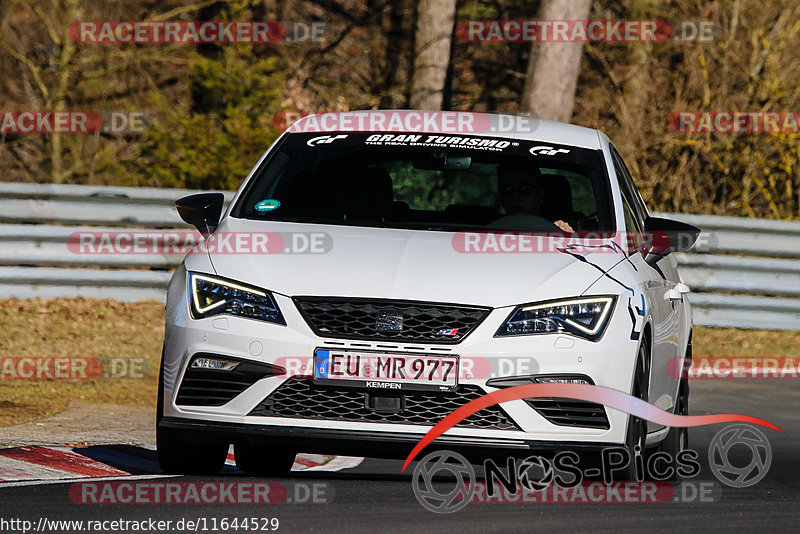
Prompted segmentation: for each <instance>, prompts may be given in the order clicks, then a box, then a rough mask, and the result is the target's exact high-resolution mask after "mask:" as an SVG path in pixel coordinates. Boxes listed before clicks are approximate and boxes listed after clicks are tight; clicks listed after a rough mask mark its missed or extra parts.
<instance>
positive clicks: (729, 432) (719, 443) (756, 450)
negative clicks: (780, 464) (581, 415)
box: [708, 425, 772, 488]
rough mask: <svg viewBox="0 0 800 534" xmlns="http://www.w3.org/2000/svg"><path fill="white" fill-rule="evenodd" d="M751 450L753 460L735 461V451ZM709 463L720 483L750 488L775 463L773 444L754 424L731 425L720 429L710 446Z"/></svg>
mask: <svg viewBox="0 0 800 534" xmlns="http://www.w3.org/2000/svg"><path fill="white" fill-rule="evenodd" d="M737 445H738V446H739V447H738V448H739V449H741V446H745V447H747V448H749V449H750V456H751V459H750V463H749V464H748V465H746V466H745V467H738V466H737V465H734V463H733V462H731V458H730V456H731V450H732V449H733V448H734V447H736V446H737ZM708 463H709V465H710V466H711V471H712V472H713V473H714V476H716V477H717V478H718V479H719V481H720V482H722V483H723V484H727V485H728V486H731V487H734V488H746V487H749V486H752V485H753V484H755V483H757V482H758V481H760V480H761V479H762V478H764V477H765V476H766V474H767V472H768V471H769V467H770V465H771V464H772V447H771V446H770V444H769V441H767V436H765V435H764V434H763V433H762V432H761V431H760V430H758V429H756V428H755V427H753V426H750V425H729V426H726V427H725V428H723V429H722V430H720V431H719V432H717V435H716V436H714V439H712V440H711V445H709V447H708Z"/></svg>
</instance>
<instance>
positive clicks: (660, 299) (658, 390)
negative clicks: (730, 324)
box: [611, 146, 685, 431]
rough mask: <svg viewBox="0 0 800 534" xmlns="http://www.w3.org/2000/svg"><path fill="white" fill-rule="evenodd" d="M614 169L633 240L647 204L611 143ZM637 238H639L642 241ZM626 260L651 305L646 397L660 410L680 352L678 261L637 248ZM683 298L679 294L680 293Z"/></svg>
mask: <svg viewBox="0 0 800 534" xmlns="http://www.w3.org/2000/svg"><path fill="white" fill-rule="evenodd" d="M611 153H612V159H613V163H614V169H615V171H616V175H617V180H618V182H619V187H620V191H621V193H622V199H623V210H624V211H625V223H626V227H627V228H626V229H627V231H628V232H631V233H632V234H629V235H631V236H633V237H634V240H636V237H637V236H643V232H644V221H645V219H646V218H647V216H648V212H647V208H646V207H645V205H644V202H643V201H642V199H641V196H640V195H639V192H638V191H637V189H636V186H635V185H634V183H633V180H632V179H631V176H630V173H629V172H628V169H627V167H626V166H625V163H624V162H623V161H622V158H621V157H620V155H619V153H618V152H617V151H616V149H614V147H613V146H612V147H611ZM642 240H643V238H642V239H641V240H639V242H641V241H642ZM628 261H630V262H631V264H632V265H633V267H634V268H635V269H636V270H637V272H638V273H640V274H641V276H642V277H643V280H642V291H643V292H644V293H645V295H646V300H647V303H648V305H649V306H650V307H651V315H652V317H653V348H652V354H651V365H650V390H649V401H650V403H652V404H654V405H656V406H657V407H659V408H661V409H662V410H670V409H671V408H672V406H673V405H674V402H675V396H676V394H677V389H678V376H677V373H675V372H674V371H673V369H677V367H672V366H675V365H676V362H677V360H675V359H674V358H677V357H678V356H679V355H681V354H680V353H679V349H678V347H679V346H681V345H680V333H681V329H682V325H683V324H684V323H683V320H684V313H685V310H684V305H683V302H682V301H681V300H680V299H678V300H674V299H673V297H674V293H676V291H671V290H673V289H675V288H676V285H677V284H678V282H679V281H680V279H679V278H678V271H677V264H676V263H675V258H674V256H673V255H668V256H666V257H664V258H661V259H660V260H658V261H657V262H656V263H655V265H651V264H649V263H647V262H646V261H645V258H644V255H643V254H642V253H640V252H632V253H631V254H630V255H629V256H628ZM681 298H682V295H681ZM658 428H659V427H658V426H657V425H653V424H650V428H649V429H650V430H651V431H653V430H656V429H658Z"/></svg>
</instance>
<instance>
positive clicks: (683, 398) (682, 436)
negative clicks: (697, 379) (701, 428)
mask: <svg viewBox="0 0 800 534" xmlns="http://www.w3.org/2000/svg"><path fill="white" fill-rule="evenodd" d="M675 413H676V414H677V415H689V383H688V379H687V378H682V379H681V382H680V387H679V389H678V400H677V402H676V405H675ZM688 448H689V429H688V428H686V427H685V426H684V427H675V426H673V427H671V428H670V429H669V433H668V434H667V437H665V438H664V441H662V442H661V443H659V445H658V452H663V453H666V454H668V455H669V458H670V460H669V466H670V467H672V476H670V477H669V478H668V479H667V480H671V481H676V482H677V481H680V480H681V479H682V478H683V477H681V475H680V473H679V472H678V467H679V466H680V464H679V462H678V453H680V452H681V451H685V450H686V449H688Z"/></svg>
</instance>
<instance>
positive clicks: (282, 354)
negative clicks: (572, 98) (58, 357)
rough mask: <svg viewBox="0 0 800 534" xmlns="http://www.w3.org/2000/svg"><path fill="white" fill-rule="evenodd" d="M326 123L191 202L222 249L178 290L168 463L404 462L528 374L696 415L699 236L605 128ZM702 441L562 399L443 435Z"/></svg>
mask: <svg viewBox="0 0 800 534" xmlns="http://www.w3.org/2000/svg"><path fill="white" fill-rule="evenodd" d="M363 113H366V114H369V113H370V112H363ZM372 113H390V112H372ZM394 113H401V114H403V115H401V119H408V118H409V117H412V118H413V117H414V116H419V115H420V114H424V113H425V112H394ZM329 115H330V116H329V117H327V118H328V119H330V120H329V121H327V122H325V121H320V120H318V119H319V117H317V118H315V117H313V116H311V117H306V118H304V119H301V121H300V122H298V123H296V124H295V126H293V127H292V128H290V130H289V131H287V132H285V133H284V134H283V135H282V136H281V137H280V138H279V139H278V140H277V141H276V142H275V143H274V144H273V145H272V147H270V148H269V150H267V152H266V153H265V154H264V156H263V157H262V158H261V159H260V161H259V162H258V163H257V165H256V166H255V167H254V169H253V170H252V171H251V173H250V174H249V176H248V177H247V179H246V180H245V181H244V183H243V184H242V186H241V187H240V189H239V191H238V192H237V193H236V195H235V197H234V199H233V201H232V202H231V203H230V205H229V206H228V207H227V208H226V209H225V210H224V213H222V211H223V196H222V194H220V193H206V194H201V195H193V196H190V197H186V198H184V199H181V200H180V201H178V203H177V207H178V211H179V212H180V214H181V216H182V217H183V219H184V220H185V221H187V222H190V223H192V224H194V225H195V226H196V227H197V228H198V229H199V230H200V231H201V232H202V233H203V234H204V235H205V236H210V240H209V246H207V247H200V248H198V250H196V251H194V252H192V253H190V254H189V255H188V256H186V258H185V260H184V262H183V263H182V264H181V266H180V267H179V268H178V269H177V271H176V272H175V274H174V276H173V277H172V281H171V283H170V285H169V290H168V296H167V306H166V338H165V342H164V355H163V362H162V366H161V373H160V385H159V398H158V413H157V440H158V458H159V461H160V463H161V466H162V468H163V469H164V471H165V472H171V473H216V472H218V471H219V470H220V469H221V467H222V465H223V463H224V461H225V458H226V454H227V451H228V447H229V445H230V444H233V445H234V453H235V459H236V463H237V465H238V467H240V468H241V469H242V470H244V471H248V472H252V473H258V474H280V473H283V472H286V471H288V469H289V468H290V466H291V463H292V459H293V458H294V454H295V453H297V452H318V453H329V454H345V455H362V456H374V457H398V458H402V457H405V456H406V455H407V454H408V453H409V452H410V450H411V449H412V447H413V446H414V444H415V443H416V442H418V441H419V439H420V438H421V437H422V436H423V435H424V434H425V433H426V432H427V431H428V430H429V429H430V428H431V427H432V426H433V425H435V424H436V423H438V422H439V421H440V420H441V419H443V418H444V417H445V416H446V415H448V414H449V413H451V412H452V411H453V410H455V409H456V408H458V407H459V406H461V405H463V404H465V403H466V402H468V401H470V400H472V399H475V398H478V397H480V396H481V395H483V394H485V393H488V392H492V391H496V390H497V389H498V388H504V387H509V386H513V385H519V384H525V383H537V382H539V383H541V382H567V383H584V384H595V385H600V386H606V387H609V388H613V389H616V390H620V391H623V392H626V393H629V394H632V395H634V396H637V397H639V398H642V399H645V400H647V401H648V402H650V403H652V404H654V405H655V406H657V407H658V408H661V409H663V410H667V411H672V412H675V413H686V410H687V406H688V394H689V391H688V386H687V383H686V381H685V380H681V378H680V375H679V374H678V373H675V372H674V371H673V372H670V368H671V367H672V368H673V369H674V368H682V367H681V365H680V363H678V364H677V366H676V362H682V360H683V359H684V358H691V335H692V328H691V310H690V306H689V303H688V301H687V300H686V293H688V291H689V289H688V288H687V287H686V286H685V285H683V284H682V283H681V281H680V277H679V275H678V271H677V268H676V260H675V256H674V255H673V254H671V252H673V251H676V250H684V249H687V248H689V247H691V246H692V244H693V243H694V240H695V239H696V237H697V235H698V233H699V230H698V229H697V228H695V227H693V226H689V225H686V224H683V223H680V222H677V221H671V220H668V219H663V218H656V217H651V216H650V215H649V214H648V211H647V208H646V206H645V204H644V202H643V201H642V199H641V197H640V195H639V193H638V191H637V189H636V187H635V185H634V183H633V180H632V179H631V176H630V173H629V172H628V170H627V168H626V166H625V164H624V163H623V161H622V159H621V158H620V156H619V154H618V152H617V150H616V149H615V148H614V146H613V145H612V144H611V142H610V140H609V139H608V138H607V137H606V136H605V135H604V134H603V133H601V132H599V131H597V130H591V129H587V128H582V127H578V126H574V125H569V124H562V123H555V122H547V121H533V122H526V124H528V125H529V126H530V125H532V127H528V128H515V129H514V131H511V132H505V133H501V132H499V131H497V130H502V129H503V128H495V127H494V125H503V124H509V123H510V122H513V121H514V120H516V118H515V117H513V116H504V115H486V114H474V115H473V114H470V113H460V114H458V117H457V120H455V121H450V122H444V121H442V122H440V123H439V124H440V126H436V123H435V121H430V122H428V123H425V124H424V127H425V129H426V131H424V132H423V131H420V129H419V128H417V129H413V128H414V125H415V124H416V125H418V126H419V124H420V123H411V122H410V121H408V120H407V121H405V123H404V122H403V121H402V120H398V121H394V122H392V121H387V122H384V123H377V122H375V123H373V122H369V121H367V122H366V124H367V125H377V126H376V128H375V129H374V130H370V128H369V127H366V128H365V127H364V126H363V125H364V123H363V122H362V123H361V125H360V126H359V125H357V124H356V125H353V124H354V123H353V121H352V117H353V114H352V113H350V114H349V115H348V116H346V115H347V114H329ZM345 119H347V120H345ZM473 119H474V121H473ZM337 121H338V122H337ZM486 121H489V122H488V123H487V122H486ZM387 123H388V124H389V126H386V124H387ZM320 124H323V125H325V124H327V125H328V126H327V127H326V128H325V129H323V130H324V131H320V129H319V125H320ZM331 124H332V126H331ZM431 124H434V126H431ZM453 124H455V125H456V130H455V131H453V129H452V128H453V126H452V125H453ZM474 124H484V125H487V124H488V125H489V126H487V127H485V128H484V129H483V130H482V131H477V132H476V131H474ZM392 125H394V126H392ZM470 125H471V126H472V129H470V128H469V127H468V126H470ZM431 128H433V130H431ZM437 128H440V130H441V131H439V130H437ZM493 130H494V131H493ZM659 233H666V235H668V236H670V237H671V238H672V239H671V240H670V241H669V243H668V244H667V245H664V244H663V242H662V244H661V245H657V244H656V241H658V240H655V241H654V240H652V239H649V237H648V236H651V235H653V234H659ZM259 236H265V237H263V238H262V239H261V240H260V241H259ZM215 240H216V241H217V243H216V244H215V243H214V242H215ZM266 240H269V244H270V245H269V246H272V249H270V250H266V249H269V246H267V247H266V249H265V247H263V246H262V247H261V248H259V247H258V246H256V245H258V244H259V243H260V244H261V245H264V243H265V242H266ZM276 242H278V244H279V248H277V249H276V248H275V247H274V244H275V243H276ZM309 243H310V244H311V245H309ZM231 244H233V245H234V246H232V245H231ZM226 247H227V248H226ZM265 250H266V252H265ZM686 439H687V438H686V432H685V429H670V428H665V427H659V426H657V425H654V424H653V423H647V422H646V421H642V420H640V419H637V418H635V417H632V416H629V415H628V414H626V413H623V412H620V411H617V410H614V409H609V408H605V407H604V406H601V405H598V404H592V403H588V402H583V401H575V400H569V399H549V398H547V399H521V400H514V401H510V402H505V403H503V404H501V405H496V406H493V407H490V408H487V409H485V410H482V411H480V412H478V413H476V414H474V415H472V416H470V417H468V418H466V419H464V420H463V421H461V422H460V423H459V424H457V425H456V426H455V427H453V428H452V429H450V430H448V431H447V432H446V433H445V434H444V435H442V436H441V437H440V438H438V439H437V440H436V441H435V442H434V444H433V445H435V446H436V447H439V448H447V449H455V450H459V451H462V452H465V453H468V454H472V455H481V454H496V453H498V452H501V453H504V452H505V451H508V452H513V453H520V452H523V453H524V452H526V451H539V450H559V449H581V450H590V451H593V450H598V449H601V448H603V447H607V446H611V445H617V446H619V445H622V446H626V447H628V448H634V447H637V446H638V447H639V449H637V450H645V447H650V448H652V447H660V448H661V449H662V450H665V451H667V452H672V454H673V456H674V454H675V452H677V451H678V450H680V449H681V448H682V447H685V445H686ZM631 464H633V462H631ZM631 468H632V467H631Z"/></svg>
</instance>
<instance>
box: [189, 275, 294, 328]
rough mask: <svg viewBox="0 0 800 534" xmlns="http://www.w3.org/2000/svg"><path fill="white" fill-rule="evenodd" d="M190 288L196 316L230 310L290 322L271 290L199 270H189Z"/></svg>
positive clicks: (200, 316) (196, 317) (198, 317)
mask: <svg viewBox="0 0 800 534" xmlns="http://www.w3.org/2000/svg"><path fill="white" fill-rule="evenodd" d="M189 291H190V292H191V299H190V300H191V303H192V317H194V318H195V319H200V318H202V317H208V316H210V315H216V314H219V313H227V314H230V315H238V316H241V317H248V318H250V319H257V320H259V321H267V322H270V323H277V324H282V325H285V324H286V321H284V319H283V315H282V314H281V311H280V309H278V305H277V304H276V303H275V299H274V298H272V294H271V293H270V292H269V291H264V290H262V289H258V288H255V287H247V286H244V285H241V284H237V283H235V282H231V281H229V280H222V279H220V278H215V277H213V276H208V275H205V274H197V273H189Z"/></svg>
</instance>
